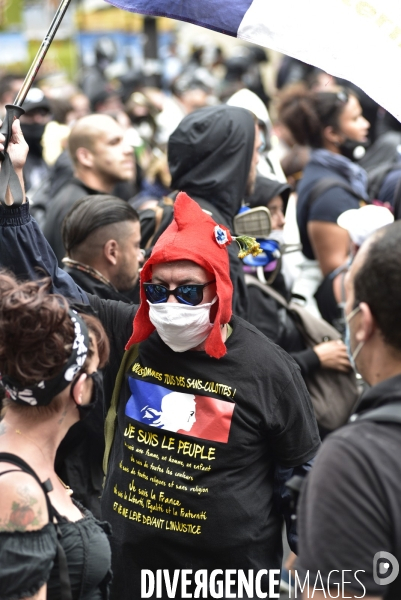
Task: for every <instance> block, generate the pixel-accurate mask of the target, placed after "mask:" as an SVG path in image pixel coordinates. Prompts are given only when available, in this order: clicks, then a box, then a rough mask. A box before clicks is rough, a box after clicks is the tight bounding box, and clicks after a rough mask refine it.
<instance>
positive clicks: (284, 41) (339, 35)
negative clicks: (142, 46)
mask: <svg viewBox="0 0 401 600" xmlns="http://www.w3.org/2000/svg"><path fill="white" fill-rule="evenodd" d="M108 1H109V2H110V4H113V5H114V6H117V7H119V8H122V9H124V10H128V11H131V12H136V13H141V14H145V15H153V16H163V17H169V18H171V19H178V20H181V21H187V22H189V23H194V24H195V25H200V26H202V27H206V28H208V29H212V30H214V31H218V32H221V33H225V34H227V35H231V36H234V37H237V38H240V39H242V40H245V41H247V42H252V43H254V44H258V45H260V46H264V47H267V48H270V49H272V50H276V51H278V52H281V53H283V54H287V55H289V56H292V57H294V58H297V59H299V60H302V61H303V62H306V63H308V64H311V65H314V66H316V67H319V68H320V69H322V70H324V71H326V72H327V73H329V74H330V75H333V76H336V77H340V78H343V79H346V80H348V81H352V82H353V83H354V84H355V85H357V86H358V87H360V88H361V89H363V90H364V91H365V92H366V93H367V94H368V95H369V96H371V97H372V98H373V99H374V100H375V101H376V102H377V103H378V104H379V105H381V106H382V107H383V108H385V109H386V110H388V111H389V112H390V113H392V114H393V115H394V116H395V117H396V118H397V119H398V120H399V121H401V81H400V73H401V0H368V1H364V0H108Z"/></svg>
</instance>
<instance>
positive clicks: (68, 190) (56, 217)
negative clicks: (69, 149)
mask: <svg viewBox="0 0 401 600" xmlns="http://www.w3.org/2000/svg"><path fill="white" fill-rule="evenodd" d="M101 193H102V192H99V191H98V190H93V189H92V188H89V187H87V186H86V185H85V184H83V183H82V181H80V180H79V179H77V178H76V177H73V178H72V179H71V180H70V181H69V182H68V183H66V184H65V186H63V187H62V188H61V189H60V191H59V192H58V193H57V194H56V196H55V197H54V199H53V200H51V203H50V204H49V208H48V212H47V217H46V223H45V226H44V228H43V233H44V235H45V237H46V239H47V241H48V242H49V244H50V246H51V247H52V249H53V252H54V254H55V255H56V257H57V260H58V263H59V266H60V267H62V266H63V264H62V262H61V261H62V259H63V258H64V256H65V249H64V244H63V240H62V238H61V225H62V223H63V219H64V217H65V216H66V214H67V213H68V211H69V210H70V208H71V207H72V205H73V204H74V203H75V202H76V201H77V200H80V199H81V198H83V197H84V196H92V195H93V194H101Z"/></svg>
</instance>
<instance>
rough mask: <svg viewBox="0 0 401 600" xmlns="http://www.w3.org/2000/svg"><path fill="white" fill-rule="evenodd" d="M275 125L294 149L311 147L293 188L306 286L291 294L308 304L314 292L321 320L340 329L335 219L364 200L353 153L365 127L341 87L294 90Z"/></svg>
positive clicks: (345, 240) (343, 237)
mask: <svg viewBox="0 0 401 600" xmlns="http://www.w3.org/2000/svg"><path fill="white" fill-rule="evenodd" d="M279 120H280V121H281V122H282V123H283V124H284V125H285V126H286V127H287V128H288V129H289V130H290V131H291V134H292V136H293V138H294V140H295V141H296V142H297V143H298V144H300V145H303V146H309V147H310V148H311V156H310V160H309V162H308V164H307V165H306V167H305V169H304V172H303V177H302V181H301V182H300V184H299V185H298V188H297V192H298V200H297V222H298V227H299V233H300V238H301V243H302V248H303V249H302V251H303V254H304V255H305V258H306V259H307V260H306V263H305V264H306V267H307V269H305V272H304V275H305V279H304V281H309V284H307V285H306V287H305V285H304V286H302V287H301V286H300V282H298V285H297V286H296V288H295V290H296V292H297V293H301V292H302V295H304V296H306V297H307V298H308V299H309V300H312V298H313V295H314V294H315V293H316V301H317V305H318V308H319V310H320V313H321V315H322V316H323V317H324V318H325V319H326V320H327V321H329V322H330V323H332V324H333V325H335V326H338V327H339V328H340V325H339V321H340V320H341V312H342V311H341V310H340V309H339V307H338V303H339V302H340V300H341V274H340V278H339V277H338V269H339V268H341V266H342V265H343V264H344V263H345V262H346V260H347V256H348V254H349V236H348V233H347V232H346V231H344V230H342V229H341V227H339V226H338V225H337V219H338V217H339V216H340V214H341V213H343V212H345V211H346V210H349V209H352V208H358V207H359V206H360V202H361V201H367V200H368V195H367V191H366V186H367V176H366V173H365V171H364V170H363V169H362V168H361V167H360V166H359V165H358V164H356V163H355V162H353V155H354V154H353V153H354V150H355V148H356V147H357V146H363V144H365V143H367V135H368V130H369V122H368V121H367V120H366V119H365V118H364V117H363V116H362V109H361V106H360V104H359V101H358V98H357V97H356V95H355V94H354V93H353V92H350V91H349V90H347V89H345V88H340V87H339V88H336V89H334V90H331V91H327V92H326V91H325V92H311V91H309V90H307V89H306V88H304V87H302V86H299V85H298V86H296V87H295V88H294V89H293V90H291V89H289V90H287V91H286V92H285V94H284V95H283V97H282V98H281V103H280V106H279ZM323 180H324V183H323ZM329 180H331V181H329ZM337 182H338V183H337ZM318 183H319V186H320V187H317V184H318ZM340 270H341V269H340ZM306 271H307V272H308V273H309V276H306Z"/></svg>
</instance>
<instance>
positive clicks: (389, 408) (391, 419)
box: [349, 402, 401, 425]
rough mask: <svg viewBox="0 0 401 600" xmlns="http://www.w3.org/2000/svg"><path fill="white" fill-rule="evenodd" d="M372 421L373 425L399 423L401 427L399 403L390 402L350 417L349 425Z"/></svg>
mask: <svg viewBox="0 0 401 600" xmlns="http://www.w3.org/2000/svg"><path fill="white" fill-rule="evenodd" d="M359 421H374V422H375V423H399V424H400V425H401V402H392V403H391V404H386V405H384V406H379V408H374V409H372V410H368V411H366V412H364V413H362V414H361V415H358V414H355V415H352V416H351V417H350V420H349V422H350V423H357V422H359Z"/></svg>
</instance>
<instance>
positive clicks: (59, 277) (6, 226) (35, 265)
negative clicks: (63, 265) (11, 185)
mask: <svg viewBox="0 0 401 600" xmlns="http://www.w3.org/2000/svg"><path fill="white" fill-rule="evenodd" d="M0 150H1V151H2V150H4V136H3V135H0ZM28 150H29V149H28V145H27V143H26V141H25V139H24V136H23V135H22V131H21V127H20V123H19V121H18V120H16V121H14V123H13V126H12V136H11V139H10V143H9V145H8V148H7V151H8V154H9V156H10V159H11V162H12V164H13V166H14V170H15V172H16V174H17V176H18V179H19V180H20V183H21V186H22V189H23V191H24V180H23V174H22V170H23V167H24V165H25V161H26V157H27V154H28ZM0 177H1V172H0ZM6 204H7V206H5V205H3V204H0V267H2V268H5V269H9V270H10V271H12V272H13V273H15V275H17V276H18V277H21V278H24V279H40V278H42V277H48V276H50V277H51V279H52V281H53V289H52V290H51V291H52V292H53V293H58V294H62V295H63V296H65V297H66V298H73V299H74V300H76V301H78V302H82V303H85V304H87V303H88V297H87V295H86V293H85V292H84V291H83V290H82V289H81V288H80V287H79V286H78V285H77V284H76V283H75V282H74V280H73V279H72V278H71V277H70V276H69V275H68V274H67V273H66V272H65V271H63V270H62V269H60V268H59V267H58V264H57V259H56V256H55V255H54V252H53V250H52V249H51V247H50V246H49V244H48V242H47V240H46V239H45V237H44V236H43V234H42V232H41V230H40V228H39V226H38V224H37V223H36V221H35V220H34V219H33V218H32V217H31V215H30V214H29V203H28V202H27V201H26V198H25V191H24V202H23V204H22V205H21V206H14V204H13V199H12V195H11V193H10V191H9V190H8V191H7V194H6Z"/></svg>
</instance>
